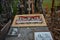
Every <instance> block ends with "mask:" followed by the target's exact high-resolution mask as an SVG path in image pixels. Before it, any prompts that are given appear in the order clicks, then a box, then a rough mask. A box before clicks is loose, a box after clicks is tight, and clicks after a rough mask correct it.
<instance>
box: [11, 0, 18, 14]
mask: <svg viewBox="0 0 60 40" xmlns="http://www.w3.org/2000/svg"><path fill="white" fill-rule="evenodd" d="M17 3H18V0H14V1H13V3H12V6H13V15H16V13H17Z"/></svg>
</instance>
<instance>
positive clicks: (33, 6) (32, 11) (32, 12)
mask: <svg viewBox="0 0 60 40" xmlns="http://www.w3.org/2000/svg"><path fill="white" fill-rule="evenodd" d="M32 14H34V0H32Z"/></svg>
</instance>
